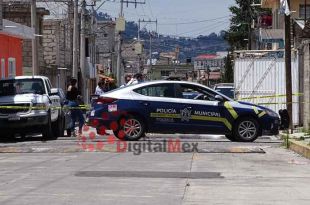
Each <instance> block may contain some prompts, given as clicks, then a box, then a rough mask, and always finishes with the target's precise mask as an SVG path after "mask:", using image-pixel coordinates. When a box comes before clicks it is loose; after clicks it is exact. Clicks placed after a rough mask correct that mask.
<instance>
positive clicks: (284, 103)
mask: <svg viewBox="0 0 310 205" xmlns="http://www.w3.org/2000/svg"><path fill="white" fill-rule="evenodd" d="M309 103H310V102H289V103H286V102H283V103H257V104H258V105H286V104H309Z"/></svg>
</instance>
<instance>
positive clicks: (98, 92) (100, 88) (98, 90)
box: [95, 80, 105, 95]
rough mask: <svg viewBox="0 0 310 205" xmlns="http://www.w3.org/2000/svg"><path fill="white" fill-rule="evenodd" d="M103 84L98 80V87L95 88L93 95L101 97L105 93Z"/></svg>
mask: <svg viewBox="0 0 310 205" xmlns="http://www.w3.org/2000/svg"><path fill="white" fill-rule="evenodd" d="M104 89H105V88H104V82H103V81H102V80H100V81H99V82H98V85H97V87H96V90H95V95H102V94H103V93H104V92H105V91H104Z"/></svg>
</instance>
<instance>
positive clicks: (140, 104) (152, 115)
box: [89, 81, 280, 142]
mask: <svg viewBox="0 0 310 205" xmlns="http://www.w3.org/2000/svg"><path fill="white" fill-rule="evenodd" d="M89 125H90V126H92V127H95V128H96V129H97V132H98V134H104V133H105V130H113V131H114V134H115V135H116V137H118V138H120V139H122V140H128V141H135V140H139V139H140V138H141V137H143V136H144V135H145V133H164V134H173V133H184V134H220V135H225V136H226V137H227V138H228V139H229V140H231V141H239V142H252V141H255V140H256V139H257V138H258V137H259V136H262V135H263V134H264V135H276V134H278V132H279V126H280V118H279V115H278V114H277V113H275V112H274V111H272V110H270V109H268V108H265V107H262V106H258V105H254V104H250V103H245V102H237V101H234V100H232V99H230V98H229V97H227V96H225V95H223V94H221V93H219V92H217V91H215V90H212V89H210V88H208V87H206V86H203V85H201V84H197V83H192V82H185V81H152V82H144V83H140V84H135V85H131V86H127V87H124V88H119V89H116V90H114V91H111V92H107V93H105V94H103V95H101V96H100V97H98V99H97V100H96V101H95V102H94V103H93V108H92V110H91V112H90V115H89Z"/></svg>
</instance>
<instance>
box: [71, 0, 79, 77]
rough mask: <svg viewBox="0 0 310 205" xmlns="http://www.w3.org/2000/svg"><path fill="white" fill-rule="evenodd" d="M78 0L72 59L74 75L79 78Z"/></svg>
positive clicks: (74, 23)
mask: <svg viewBox="0 0 310 205" xmlns="http://www.w3.org/2000/svg"><path fill="white" fill-rule="evenodd" d="M78 3H79V2H78V0H74V5H73V7H74V8H73V12H74V14H73V60H72V64H73V65H72V77H73V78H75V79H77V77H78V62H79V60H78V56H79V55H78V39H79V28H78V25H79V13H78V12H79V11H78Z"/></svg>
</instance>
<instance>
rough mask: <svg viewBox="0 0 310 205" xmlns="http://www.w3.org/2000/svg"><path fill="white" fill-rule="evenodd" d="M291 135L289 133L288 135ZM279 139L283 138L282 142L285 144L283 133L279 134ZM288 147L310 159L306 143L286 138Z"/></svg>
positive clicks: (309, 149) (309, 150) (309, 151)
mask: <svg viewBox="0 0 310 205" xmlns="http://www.w3.org/2000/svg"><path fill="white" fill-rule="evenodd" d="M289 136H291V135H289ZM280 137H281V139H283V140H284V144H286V140H285V139H286V137H287V135H286V134H285V133H283V134H281V135H280ZM288 149H290V150H292V151H294V152H296V153H298V154H300V155H302V156H303V157H305V158H307V159H310V146H309V145H306V144H305V143H303V142H302V141H299V140H295V139H288Z"/></svg>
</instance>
